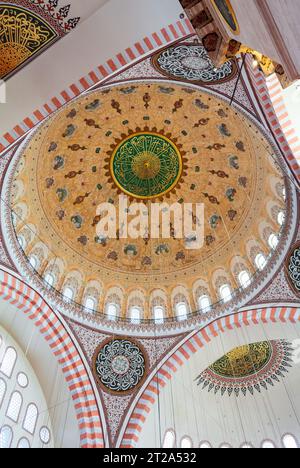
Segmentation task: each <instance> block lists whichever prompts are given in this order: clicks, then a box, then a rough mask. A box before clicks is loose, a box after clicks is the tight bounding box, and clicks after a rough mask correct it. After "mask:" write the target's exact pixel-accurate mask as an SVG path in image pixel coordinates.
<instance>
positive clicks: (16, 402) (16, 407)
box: [6, 392, 23, 422]
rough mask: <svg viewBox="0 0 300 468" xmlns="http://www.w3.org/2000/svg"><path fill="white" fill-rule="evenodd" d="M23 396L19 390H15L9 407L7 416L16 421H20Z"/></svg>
mask: <svg viewBox="0 0 300 468" xmlns="http://www.w3.org/2000/svg"><path fill="white" fill-rule="evenodd" d="M22 403H23V400H22V396H21V394H20V393H19V392H14V393H13V394H12V395H11V397H10V402H9V405H8V407H7V411H6V416H7V417H8V418H9V419H11V420H12V421H14V422H18V420H19V416H20V412H21V408H22Z"/></svg>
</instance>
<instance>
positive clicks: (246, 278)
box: [239, 271, 251, 289]
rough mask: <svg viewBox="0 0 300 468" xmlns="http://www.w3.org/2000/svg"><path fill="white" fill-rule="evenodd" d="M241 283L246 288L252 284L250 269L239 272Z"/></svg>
mask: <svg viewBox="0 0 300 468" xmlns="http://www.w3.org/2000/svg"><path fill="white" fill-rule="evenodd" d="M239 283H240V285H241V286H242V288H244V289H246V288H248V286H250V284H251V278H250V275H249V273H248V271H241V273H240V274H239Z"/></svg>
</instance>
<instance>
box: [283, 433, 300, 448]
mask: <svg viewBox="0 0 300 468" xmlns="http://www.w3.org/2000/svg"><path fill="white" fill-rule="evenodd" d="M282 442H283V446H284V448H287V449H297V448H298V444H297V441H296V439H295V437H294V436H293V435H292V434H286V435H285V436H284V437H283V438H282Z"/></svg>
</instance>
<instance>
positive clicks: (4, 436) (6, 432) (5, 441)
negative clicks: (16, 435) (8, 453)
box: [0, 426, 13, 448]
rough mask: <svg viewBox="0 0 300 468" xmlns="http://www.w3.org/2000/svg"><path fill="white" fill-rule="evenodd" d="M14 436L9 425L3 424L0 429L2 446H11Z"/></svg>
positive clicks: (0, 444)
mask: <svg viewBox="0 0 300 468" xmlns="http://www.w3.org/2000/svg"><path fill="white" fill-rule="evenodd" d="M12 438H13V432H12V430H11V428H10V427H9V426H3V427H1V429H0V448H10V446H11V443H12Z"/></svg>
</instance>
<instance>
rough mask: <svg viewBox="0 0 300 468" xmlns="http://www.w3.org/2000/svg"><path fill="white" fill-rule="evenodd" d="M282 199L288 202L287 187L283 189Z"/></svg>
mask: <svg viewBox="0 0 300 468" xmlns="http://www.w3.org/2000/svg"><path fill="white" fill-rule="evenodd" d="M282 198H283V199H284V201H286V188H285V187H283V188H282Z"/></svg>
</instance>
